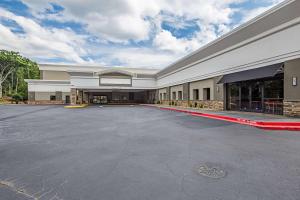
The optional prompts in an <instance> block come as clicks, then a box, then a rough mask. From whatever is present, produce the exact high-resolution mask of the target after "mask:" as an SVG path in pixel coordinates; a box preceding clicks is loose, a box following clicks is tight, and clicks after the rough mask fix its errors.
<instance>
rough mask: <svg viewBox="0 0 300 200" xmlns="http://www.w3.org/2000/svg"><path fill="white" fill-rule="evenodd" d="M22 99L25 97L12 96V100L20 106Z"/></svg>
mask: <svg viewBox="0 0 300 200" xmlns="http://www.w3.org/2000/svg"><path fill="white" fill-rule="evenodd" d="M22 99H23V97H22V96H21V95H20V94H18V93H16V94H13V95H12V100H13V101H14V102H16V104H18V103H19V101H21V100H22Z"/></svg>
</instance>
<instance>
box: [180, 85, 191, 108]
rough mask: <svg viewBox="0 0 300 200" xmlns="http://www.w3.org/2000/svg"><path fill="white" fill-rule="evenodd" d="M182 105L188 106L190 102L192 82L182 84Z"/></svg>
mask: <svg viewBox="0 0 300 200" xmlns="http://www.w3.org/2000/svg"><path fill="white" fill-rule="evenodd" d="M182 90H183V91H182V100H183V102H182V106H184V107H188V106H189V104H190V103H189V102H190V83H184V84H183V85H182Z"/></svg>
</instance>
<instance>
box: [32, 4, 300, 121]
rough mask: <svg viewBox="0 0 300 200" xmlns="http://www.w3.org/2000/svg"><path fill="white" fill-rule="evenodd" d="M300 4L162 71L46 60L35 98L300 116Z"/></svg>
mask: <svg viewBox="0 0 300 200" xmlns="http://www.w3.org/2000/svg"><path fill="white" fill-rule="evenodd" d="M299 10H300V1H299V0H287V1H284V2H283V3H281V4H279V5H278V6H276V7H274V8H272V9H271V10H269V11H267V12H265V13H263V14H262V15H260V16H258V17H256V18H255V19H253V20H251V21H249V22H247V23H246V24H243V25H242V26H240V27H238V28H236V29H234V30H233V31H231V32H229V33H228V34H226V35H224V36H222V37H220V38H219V39H217V40H215V41H213V42H211V43H209V44H208V45H206V46H204V47H202V48H201V49H199V50H197V51H195V52H193V53H191V54H189V55H187V56H185V57H184V58H182V59H180V60H178V61H176V62H174V63H173V64H171V65H170V66H168V67H166V68H165V69H162V70H160V71H158V70H153V69H132V68H103V67H102V68H101V67H100V68H99V67H88V66H86V67H83V66H81V67H78V66H55V65H40V70H41V80H27V82H28V91H29V102H32V103H97V102H100V103H105V102H111V103H122V102H123V103H126V102H137V103H138V102H143V103H157V102H158V103H164V104H170V105H177V106H187V107H199V108H208V109H214V110H224V109H225V110H236V111H251V112H265V113H271V114H285V115H290V116H299V115H300V87H299V80H298V79H299V78H300V12H299ZM103 94H105V95H103Z"/></svg>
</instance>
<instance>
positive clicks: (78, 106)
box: [64, 104, 88, 109]
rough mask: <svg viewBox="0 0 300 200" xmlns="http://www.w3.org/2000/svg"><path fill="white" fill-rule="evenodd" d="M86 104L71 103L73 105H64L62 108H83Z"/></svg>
mask: <svg viewBox="0 0 300 200" xmlns="http://www.w3.org/2000/svg"><path fill="white" fill-rule="evenodd" d="M87 106H88V105H87V104H82V105H73V106H64V108H71V109H72V108H85V107H87Z"/></svg>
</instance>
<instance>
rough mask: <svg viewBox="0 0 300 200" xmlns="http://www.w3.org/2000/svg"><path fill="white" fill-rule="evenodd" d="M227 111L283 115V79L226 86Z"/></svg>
mask: <svg viewBox="0 0 300 200" xmlns="http://www.w3.org/2000/svg"><path fill="white" fill-rule="evenodd" d="M227 109H228V110H240V111H251V112H265V113H270V114H282V113H283V78H282V75H281V76H280V77H277V79H269V80H264V79H261V80H254V81H245V82H239V83H230V84H228V85H227Z"/></svg>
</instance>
